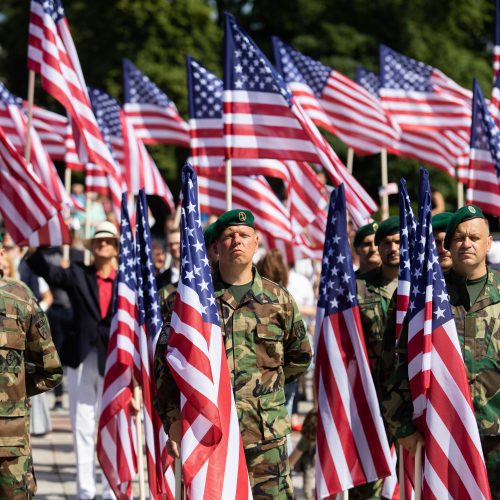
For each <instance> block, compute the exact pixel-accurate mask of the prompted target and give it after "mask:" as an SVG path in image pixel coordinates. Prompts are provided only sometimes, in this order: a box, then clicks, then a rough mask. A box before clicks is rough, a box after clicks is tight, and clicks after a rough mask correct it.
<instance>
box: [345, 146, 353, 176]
mask: <svg viewBox="0 0 500 500" xmlns="http://www.w3.org/2000/svg"><path fill="white" fill-rule="evenodd" d="M353 163H354V149H352V148H347V170H348V171H349V173H350V174H352V166H353Z"/></svg>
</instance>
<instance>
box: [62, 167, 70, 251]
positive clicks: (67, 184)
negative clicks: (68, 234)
mask: <svg viewBox="0 0 500 500" xmlns="http://www.w3.org/2000/svg"><path fill="white" fill-rule="evenodd" d="M64 189H66V192H67V193H68V194H69V193H71V169H70V168H68V167H66V169H65V170H64ZM69 213H70V210H69V209H68V210H67V214H68V216H69ZM69 249H70V246H69V245H63V259H64V260H66V261H69Z"/></svg>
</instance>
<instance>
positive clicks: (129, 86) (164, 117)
mask: <svg viewBox="0 0 500 500" xmlns="http://www.w3.org/2000/svg"><path fill="white" fill-rule="evenodd" d="M123 89H124V100H125V104H124V106H123V110H124V111H125V113H126V115H127V117H128V119H129V120H130V123H131V124H132V126H133V127H134V129H135V131H136V133H137V137H139V139H141V140H142V141H143V142H144V143H145V144H178V145H179V146H184V147H185V148H188V147H189V126H188V124H187V123H186V122H185V120H184V119H183V118H182V117H181V116H180V115H179V112H178V111H177V108H176V106H175V104H174V103H173V101H171V100H170V99H169V98H168V97H167V95H166V94H165V93H164V92H163V91H162V90H160V89H159V88H158V86H157V85H156V84H155V83H154V82H153V81H151V79H150V78H149V77H148V76H146V75H145V74H144V73H143V72H142V71H140V70H139V69H138V68H137V67H136V66H135V65H134V64H133V63H132V62H131V61H129V60H128V59H124V60H123Z"/></svg>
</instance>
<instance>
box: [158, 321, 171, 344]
mask: <svg viewBox="0 0 500 500" xmlns="http://www.w3.org/2000/svg"><path fill="white" fill-rule="evenodd" d="M169 331H170V323H166V322H165V323H163V326H162V329H161V332H160V336H159V337H158V342H157V343H158V344H162V345H165V344H167V343H168V332H169Z"/></svg>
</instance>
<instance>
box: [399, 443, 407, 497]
mask: <svg viewBox="0 0 500 500" xmlns="http://www.w3.org/2000/svg"><path fill="white" fill-rule="evenodd" d="M398 469H399V498H401V499H403V500H404V498H405V464H404V463H403V447H402V446H401V445H399V463H398Z"/></svg>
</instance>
